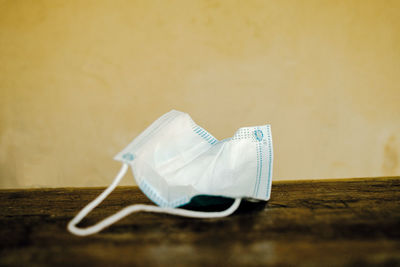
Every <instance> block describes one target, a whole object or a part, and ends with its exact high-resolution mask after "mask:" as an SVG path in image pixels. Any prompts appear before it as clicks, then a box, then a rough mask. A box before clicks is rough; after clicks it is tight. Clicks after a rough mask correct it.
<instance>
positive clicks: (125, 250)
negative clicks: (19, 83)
mask: <svg viewBox="0 0 400 267" xmlns="http://www.w3.org/2000/svg"><path fill="white" fill-rule="evenodd" d="M399 189H400V178H379V179H378V178H376V179H375V178H374V179H345V180H318V181H289V182H275V183H274V184H273V189H272V197H271V200H270V201H269V202H268V203H250V202H244V203H242V205H241V207H240V210H239V211H237V212H236V213H235V214H233V215H232V216H230V217H226V218H220V219H189V218H182V217H175V216H170V215H165V214H152V213H137V214H133V215H130V216H129V217H127V218H125V219H123V220H122V221H120V222H118V223H116V224H115V225H113V226H111V227H110V228H107V229H106V230H104V231H103V232H101V233H99V234H95V235H92V236H89V237H77V236H74V235H72V234H70V233H69V232H68V231H67V230H66V225H67V223H68V221H69V220H70V219H71V218H72V217H73V216H74V215H75V214H76V213H77V212H78V211H79V210H80V209H81V208H82V207H83V206H84V205H85V204H87V203H88V202H89V201H90V200H92V199H93V198H95V197H96V196H97V195H98V194H99V193H100V192H101V191H102V188H85V189H80V188H79V189H77V188H62V189H30V190H1V191H0V239H1V244H0V265H1V266H42V265H57V266H83V265H90V266H133V265H138V266H168V265H169V266H175V265H177V266H187V265H190V266H215V265H219V266H233V265H245V266H266V265H272V266H400V191H399ZM133 203H149V204H150V201H149V200H148V199H147V198H146V197H145V196H144V195H143V194H142V193H141V192H140V190H139V189H138V188H136V187H121V188H118V189H117V190H116V191H115V192H114V193H113V194H112V195H111V196H110V197H109V198H107V199H106V200H105V201H104V203H102V204H101V205H100V206H99V207H98V208H97V209H96V210H94V211H93V213H91V214H90V215H89V217H88V218H87V219H85V221H84V222H83V223H82V225H90V224H91V223H94V222H97V221H98V220H100V219H102V218H104V217H106V216H108V215H111V214H112V213H114V212H116V211H118V210H119V209H121V208H122V207H124V206H127V205H130V204H133ZM214 208H215V209H218V208H222V207H214Z"/></svg>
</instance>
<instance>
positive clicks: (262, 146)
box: [68, 110, 273, 235]
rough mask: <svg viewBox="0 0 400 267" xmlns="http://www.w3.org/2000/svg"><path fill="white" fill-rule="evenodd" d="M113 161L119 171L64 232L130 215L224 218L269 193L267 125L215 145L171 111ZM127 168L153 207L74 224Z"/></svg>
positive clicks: (92, 229)
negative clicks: (217, 204) (208, 201)
mask: <svg viewBox="0 0 400 267" xmlns="http://www.w3.org/2000/svg"><path fill="white" fill-rule="evenodd" d="M114 159H115V160H118V161H121V162H123V166H122V168H121V170H120V172H119V174H118V175H117V177H116V178H115V180H114V181H113V183H112V184H111V185H110V186H109V187H108V188H107V189H106V190H105V191H104V192H103V193H102V194H101V195H99V196H98V197H97V198H96V199H95V200H94V201H92V202H91V203H89V204H88V205H87V206H86V207H85V208H84V209H83V210H82V211H81V212H80V213H79V214H78V215H77V216H76V217H75V218H74V219H73V220H71V222H70V223H69V224H68V230H69V231H70V232H72V233H74V234H76V235H90V234H93V233H96V232H99V231H100V230H102V229H104V228H105V227H107V226H109V225H111V224H113V223H114V222H116V221H118V220H120V219H121V218H123V217H125V216H127V215H128V214H130V213H132V212H137V211H149V212H163V213H169V214H175V215H181V216H188V217H197V218H215V217H223V216H228V215H230V214H231V213H233V212H234V211H235V210H236V209H237V208H238V206H239V204H240V200H241V198H251V199H256V200H263V201H267V200H268V199H269V198H270V193H271V181H272V163H273V150H272V138H271V128H270V125H264V126H256V127H244V128H240V129H239V130H238V131H236V133H235V135H234V136H233V137H232V138H228V139H224V140H222V141H218V140H217V139H216V138H215V137H213V136H212V135H211V134H210V133H208V132H207V131H206V130H204V129H203V128H201V127H200V126H198V125H197V124H196V123H195V122H194V121H193V120H192V119H191V118H190V116H189V115H188V114H186V113H183V112H179V111H175V110H172V111H170V112H168V113H166V114H164V115H163V116H161V117H160V118H159V119H157V120H156V121H155V122H154V123H153V124H151V125H150V126H149V127H148V128H147V129H146V130H145V131H144V132H143V133H141V134H140V135H139V136H138V137H136V138H135V139H134V140H133V141H132V142H131V143H130V144H129V145H128V146H127V147H126V148H125V149H124V150H122V151H121V152H120V153H118V154H117V155H116V156H115V158H114ZM128 166H131V167H132V171H133V174H134V177H135V180H136V183H137V184H138V186H139V187H140V189H141V190H142V191H143V192H144V193H145V194H146V196H147V197H148V198H149V199H151V200H152V201H153V202H154V203H156V204H157V205H158V206H159V207H157V206H150V205H132V206H129V207H126V208H124V209H122V210H121V211H119V212H118V213H116V214H114V215H112V216H110V217H108V218H106V219H105V220H103V221H101V222H99V223H98V224H96V225H94V226H91V227H88V228H83V229H82V228H78V227H76V225H77V224H78V223H79V222H80V221H81V220H82V219H83V218H84V217H85V216H86V215H87V214H88V213H89V212H90V211H91V210H92V209H93V208H95V207H96V206H97V205H98V204H99V203H100V202H101V201H103V200H104V199H105V198H106V197H107V196H108V195H109V194H110V193H111V192H112V191H113V190H114V188H115V187H116V186H117V185H118V183H119V182H120V180H121V179H122V177H123V176H124V175H125V173H126V171H127V169H128ZM199 195H209V196H223V197H230V198H234V199H235V201H234V202H233V204H232V206H231V207H230V208H228V209H227V210H224V211H220V212H199V211H190V210H185V209H179V208H177V207H180V206H183V205H185V204H187V203H189V202H190V201H191V199H192V198H193V197H195V196H199Z"/></svg>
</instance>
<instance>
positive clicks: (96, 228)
mask: <svg viewBox="0 0 400 267" xmlns="http://www.w3.org/2000/svg"><path fill="white" fill-rule="evenodd" d="M128 167H129V166H128V164H126V163H124V164H123V166H122V168H121V170H120V171H119V173H118V174H117V176H116V177H115V179H114V181H113V182H112V183H111V184H110V185H109V186H108V187H107V189H105V190H104V191H103V192H102V193H101V194H100V195H99V196H98V197H97V198H96V199H94V200H93V201H92V202H90V203H89V204H88V205H86V207H84V208H83V209H82V210H81V211H80V212H79V213H78V214H77V215H76V216H75V218H73V219H72V220H71V221H70V222H69V223H68V227H67V228H68V230H69V231H70V232H71V233H73V234H75V235H78V236H87V235H91V234H95V233H98V232H100V231H101V230H103V229H104V228H106V227H108V226H110V225H112V224H113V223H115V222H117V221H119V220H121V219H122V218H124V217H126V216H128V215H129V214H131V213H134V212H138V211H146V212H155V213H167V214H172V215H177V216H183V217H191V218H220V217H226V216H229V215H231V214H232V213H233V212H235V210H237V208H238V207H239V205H240V202H241V198H236V199H235V201H234V202H233V204H232V205H231V206H230V207H229V208H228V209H226V210H223V211H217V212H202V211H191V210H185V209H179V208H161V207H158V206H152V205H143V204H135V205H130V206H128V207H125V208H123V209H122V210H120V211H118V212H117V213H115V214H113V215H111V216H109V217H107V218H105V219H103V220H102V221H100V222H98V223H97V224H95V225H93V226H89V227H86V228H80V227H77V226H76V225H77V224H78V223H79V222H80V221H81V220H82V219H83V218H85V217H86V215H88V214H89V213H90V212H91V211H92V210H93V209H94V208H95V207H96V206H98V205H99V204H100V203H101V202H102V201H103V200H104V199H105V198H106V197H107V196H108V195H109V194H110V193H111V192H112V191H113V190H114V189H115V188H116V187H117V185H118V184H119V182H120V181H121V179H122V178H123V177H124V175H125V173H126V171H127V170H128Z"/></svg>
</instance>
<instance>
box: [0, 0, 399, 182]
mask: <svg viewBox="0 0 400 267" xmlns="http://www.w3.org/2000/svg"><path fill="white" fill-rule="evenodd" d="M399 14H400V1H379V0H376V1H350V0H343V1H336V0H335V1H333V0H332V1H322V0H316V1H308V0H307V1H306V0H304V1H294V0H293V1H287V0H284V1H111V0H110V1H103V0H102V1H64V0H60V1H58V0H57V1H54V0H49V1H39V0H35V1H28V0H24V1H14V0H9V1H0V187H3V188H10V187H56V186H101V185H106V184H108V183H109V182H110V181H111V179H112V178H113V176H114V175H115V173H116V172H117V171H118V169H119V166H120V164H119V163H118V162H114V161H113V160H112V157H113V155H114V154H116V153H117V152H118V151H119V150H120V149H122V148H123V147H124V146H125V145H126V144H128V143H129V142H130V141H131V139H132V138H133V137H135V136H136V135H137V134H138V133H140V132H141V131H142V130H143V129H144V128H145V127H146V126H148V125H149V124H150V123H151V122H152V121H153V120H155V119H156V118H157V117H158V116H160V115H161V114H163V113H165V112H167V111H169V110H170V109H172V108H174V109H178V110H182V111H185V112H188V113H189V114H191V115H192V117H193V118H194V119H195V121H197V122H198V123H199V124H200V125H202V126H203V127H205V128H206V129H208V130H209V131H210V132H211V133H213V134H214V135H215V136H216V137H217V138H225V137H229V136H231V135H232V134H233V133H234V131H235V130H236V129H237V128H239V127H241V126H249V125H257V124H263V123H271V124H272V130H273V138H274V142H275V143H274V146H275V166H274V167H275V169H274V179H303V178H335V177H338V178H340V177H363V176H384V175H400V105H399V103H400V16H399ZM131 179H132V175H130V176H129V178H127V179H126V180H125V181H124V183H123V184H125V185H126V184H133V182H132V180H131Z"/></svg>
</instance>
